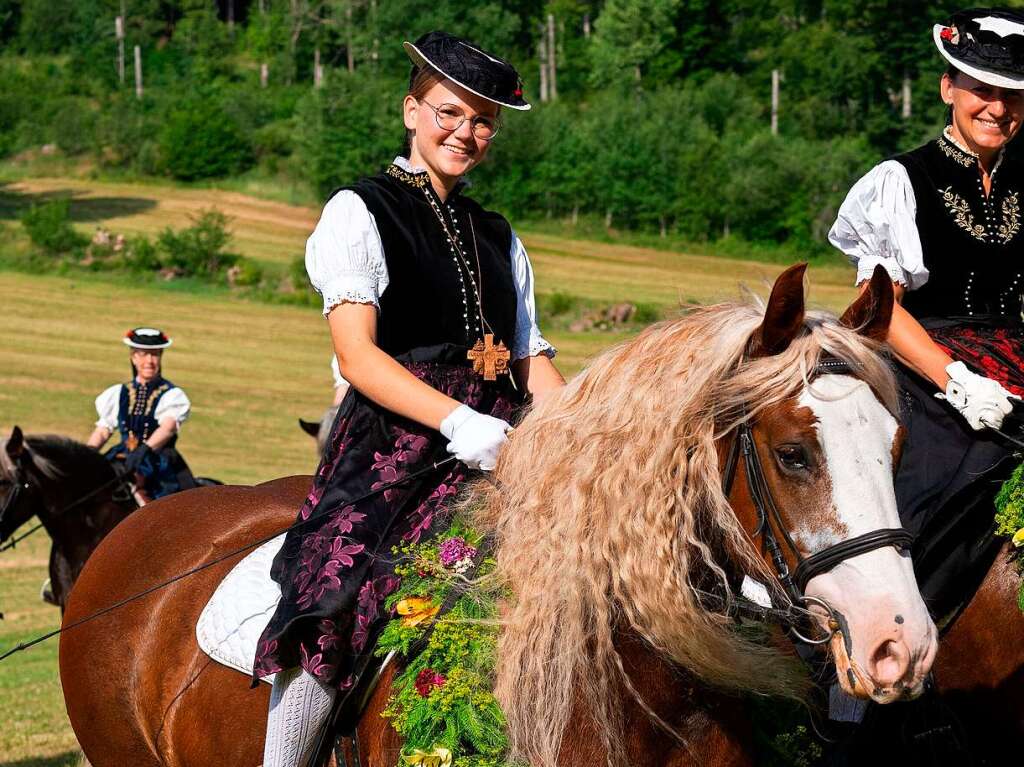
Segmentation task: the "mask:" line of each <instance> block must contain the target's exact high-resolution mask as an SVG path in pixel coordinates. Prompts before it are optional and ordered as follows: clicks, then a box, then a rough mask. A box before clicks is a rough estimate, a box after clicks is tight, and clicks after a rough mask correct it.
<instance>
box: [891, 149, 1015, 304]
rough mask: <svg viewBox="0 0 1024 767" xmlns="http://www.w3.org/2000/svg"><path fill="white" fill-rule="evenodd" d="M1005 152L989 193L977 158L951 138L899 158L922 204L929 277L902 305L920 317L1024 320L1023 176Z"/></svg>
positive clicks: (919, 218) (921, 230) (920, 225)
mask: <svg viewBox="0 0 1024 767" xmlns="http://www.w3.org/2000/svg"><path fill="white" fill-rule="evenodd" d="M1011 155H1012V153H1011V152H1004V154H1003V158H1002V160H1001V161H1000V162H999V164H998V166H997V167H996V169H995V171H994V173H993V174H992V188H991V191H990V193H989V195H988V197H986V196H985V191H984V188H983V187H982V184H981V176H980V175H979V173H978V167H977V162H978V160H977V158H976V157H975V156H974V155H972V154H968V153H967V152H964V151H963V150H961V149H960V148H959V147H957V146H956V145H955V144H953V143H952V142H951V141H949V140H948V139H947V138H946V137H945V136H942V137H940V138H938V139H936V140H935V141H932V142H929V143H928V144H925V145H924V146H922V147H919V148H917V149H915V150H913V151H911V152H907V153H906V154H902V155H898V156H897V157H895V158H893V159H895V160H896V161H898V162H899V163H900V164H901V165H903V167H904V168H906V169H907V174H908V175H909V176H910V182H911V184H912V185H913V187H914V197H915V199H916V201H917V216H916V221H917V231H918V233H919V234H920V237H921V249H922V252H923V255H924V264H925V267H926V268H927V269H928V272H929V276H928V281H927V282H926V283H925V284H924V285H923V286H922V287H921V288H919V289H917V290H913V291H908V292H907V294H906V295H905V296H904V299H903V306H904V307H905V308H906V309H907V311H909V312H910V313H911V314H912V315H914V316H915V317H917V318H918V319H922V318H925V317H951V316H972V315H974V316H976V315H1003V316H1006V317H1012V318H1015V319H1018V320H1019V319H1020V316H1021V310H1022V300H1021V294H1022V292H1024V277H1022V275H1024V257H1022V255H1024V254H1022V253H1021V248H1022V246H1024V234H1022V233H1021V231H1020V229H1021V213H1020V205H1021V202H1022V200H1021V193H1022V192H1024V173H1022V169H1021V165H1020V162H1019V161H1018V160H1017V159H1016V158H1015V157H1013V156H1011Z"/></svg>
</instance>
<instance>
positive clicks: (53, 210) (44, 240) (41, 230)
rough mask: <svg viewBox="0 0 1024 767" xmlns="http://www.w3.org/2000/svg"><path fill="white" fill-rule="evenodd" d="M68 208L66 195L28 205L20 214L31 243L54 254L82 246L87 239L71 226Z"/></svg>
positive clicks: (68, 201) (68, 202)
mask: <svg viewBox="0 0 1024 767" xmlns="http://www.w3.org/2000/svg"><path fill="white" fill-rule="evenodd" d="M70 209H71V201H70V200H69V199H68V198H67V197H61V198H58V199H56V200H50V201H49V202H44V203H39V204H33V205H31V206H29V208H28V210H26V211H25V212H24V213H22V214H21V225H22V226H23V227H25V231H26V233H28V237H29V239H30V240H32V244H34V245H36V246H37V247H39V248H41V249H42V250H43V251H45V252H46V253H48V254H49V255H54V256H56V255H61V254H64V253H71V252H73V251H75V250H77V249H79V248H81V247H82V246H84V245H85V244H86V243H87V242H88V239H87V238H86V237H84V236H83V235H81V234H79V233H78V232H76V231H75V229H74V227H73V226H71V217H70V215H69V213H70Z"/></svg>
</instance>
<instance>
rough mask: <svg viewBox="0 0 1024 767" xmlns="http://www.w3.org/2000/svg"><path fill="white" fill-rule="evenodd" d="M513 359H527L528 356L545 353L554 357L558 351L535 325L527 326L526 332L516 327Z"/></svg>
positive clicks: (546, 355)
mask: <svg viewBox="0 0 1024 767" xmlns="http://www.w3.org/2000/svg"><path fill="white" fill-rule="evenodd" d="M511 351H512V361H513V362H515V361H516V360H521V359H525V358H526V357H536V356H537V355H538V354H543V355H544V356H545V357H554V356H555V354H557V353H558V350H557V349H555V347H554V346H552V345H551V344H550V343H548V341H547V339H546V338H544V336H542V335H541V334H540V329H539V328H538V327H537V326H536V325H534V326H533V327H531V328H526V332H525V333H524V332H523V329H521V328H517V329H516V337H515V340H514V341H513V343H512V349H511Z"/></svg>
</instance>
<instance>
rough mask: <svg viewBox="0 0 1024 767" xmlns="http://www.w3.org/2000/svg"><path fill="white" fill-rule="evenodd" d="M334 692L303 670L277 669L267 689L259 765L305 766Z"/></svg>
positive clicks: (326, 715) (329, 708)
mask: <svg viewBox="0 0 1024 767" xmlns="http://www.w3.org/2000/svg"><path fill="white" fill-rule="evenodd" d="M336 694H337V691H336V690H334V689H331V688H329V687H327V686H326V685H324V684H323V683H321V682H320V681H319V680H317V679H316V677H314V676H313V675H312V674H310V673H309V672H307V671H304V670H303V669H300V668H292V669H288V670H287V671H279V672H278V673H277V676H276V677H275V678H274V686H273V689H272V690H271V692H270V713H269V714H268V716H267V739H266V745H265V746H264V750H263V767H307V763H308V762H309V759H310V757H311V756H312V752H313V749H314V747H315V746H316V743H317V735H318V734H319V732H320V730H321V728H322V727H323V726H324V725H325V723H326V720H327V717H328V716H329V715H330V713H331V704H332V702H333V701H334V696H335V695H336Z"/></svg>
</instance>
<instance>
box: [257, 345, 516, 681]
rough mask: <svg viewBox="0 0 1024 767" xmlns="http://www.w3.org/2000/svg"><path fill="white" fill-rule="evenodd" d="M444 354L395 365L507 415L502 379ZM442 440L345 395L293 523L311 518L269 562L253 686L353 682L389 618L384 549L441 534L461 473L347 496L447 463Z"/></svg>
mask: <svg viewBox="0 0 1024 767" xmlns="http://www.w3.org/2000/svg"><path fill="white" fill-rule="evenodd" d="M451 352H452V349H451V348H447V349H446V348H443V347H438V348H432V349H422V350H414V352H413V353H410V354H409V355H402V356H401V357H399V358H398V361H399V362H401V363H402V364H403V365H404V366H405V367H406V369H408V370H409V371H410V372H411V373H412V374H413V375H415V376H416V377H417V378H419V379H421V380H422V381H424V382H425V383H427V384H430V385H431V386H432V387H434V388H435V389H437V390H439V391H441V392H443V393H445V394H447V395H448V396H450V397H452V398H453V399H456V400H458V401H459V402H463V403H465V404H467V405H469V406H470V407H472V408H474V409H475V410H478V411H480V412H483V413H489V414H490V415H493V416H495V417H497V418H503V419H505V420H510V419H511V417H512V414H513V411H514V408H515V402H516V401H517V397H516V395H515V392H514V390H513V389H512V388H511V386H510V385H509V384H508V382H507V379H506V380H505V381H499V382H497V383H489V382H485V381H484V380H483V379H482V378H481V377H480V376H479V375H477V374H476V373H474V372H473V370H472V369H471V368H470V367H467V366H465V365H464V364H450V363H448V362H445V361H439V360H445V359H451V358H452V357H453V356H455V357H456V358H457V356H458V352H456V355H453V354H452V353H451ZM461 355H462V356H464V355H465V350H464V349H463V350H461ZM403 358H404V359H403ZM431 360H434V361H431ZM446 444H447V441H446V440H445V439H444V437H442V436H441V435H440V434H439V433H438V432H436V431H434V430H433V429H429V428H427V427H425V426H422V425H420V424H418V423H416V422H414V421H411V420H409V419H406V418H403V417H401V416H397V415H395V414H394V413H391V412H390V411H388V410H385V409H384V408H382V407H380V406H379V405H376V404H375V403H373V402H371V401H370V400H368V399H367V398H366V397H364V396H363V395H362V394H360V393H359V392H357V391H356V390H355V389H350V390H349V393H348V395H347V396H346V397H345V399H344V401H343V402H342V404H341V407H339V409H338V415H337V417H336V418H335V421H334V426H333V428H332V430H331V436H330V441H329V442H328V447H327V451H326V454H325V456H324V458H323V460H322V461H321V463H320V466H319V468H318V469H317V472H316V475H315V476H314V478H313V487H312V489H311V490H310V492H309V495H308V496H307V498H306V501H305V503H304V504H303V506H302V508H301V510H300V511H299V516H298V520H307V519H311V518H312V519H314V521H313V522H310V523H309V524H306V525H303V526H302V527H300V528H298V529H296V530H292V531H291V532H289V533H288V535H287V537H286V538H285V542H284V545H283V546H282V547H281V551H280V552H279V553H278V555H277V557H276V558H275V559H274V563H273V565H272V567H271V571H270V574H271V577H272V578H273V579H274V580H275V581H277V582H278V583H279V584H280V585H281V591H282V595H281V601H280V602H279V603H278V606H277V611H276V612H275V613H274V615H273V617H272V618H271V620H270V623H269V624H268V625H267V628H266V629H265V630H264V632H263V635H262V637H260V642H259V644H258V647H257V652H256V660H255V666H254V671H253V679H254V683H255V680H257V679H258V678H259V677H263V676H266V675H267V674H273V673H276V672H278V671H281V670H283V669H287V668H293V667H295V666H298V665H300V666H302V668H303V669H305V670H306V671H308V672H309V673H311V674H313V675H314V676H315V677H317V678H318V679H320V680H321V681H322V682H324V683H325V684H329V685H332V686H334V687H337V688H338V689H340V690H345V689H348V688H350V687H351V686H352V685H353V684H354V683H355V681H356V676H357V674H358V670H359V669H360V668H362V667H363V666H364V665H365V662H366V660H367V659H368V656H369V655H370V654H372V652H373V644H374V642H375V640H376V637H377V634H378V633H379V631H380V630H382V629H383V627H384V625H385V623H386V622H387V618H388V617H389V616H388V615H387V611H386V610H385V608H384V600H385V598H386V597H387V596H388V595H389V594H391V593H392V592H393V591H394V590H395V589H396V588H397V587H398V585H399V579H398V578H397V577H396V576H395V574H394V567H393V561H392V560H393V555H392V548H393V547H395V546H396V545H400V544H402V543H403V542H416V541H419V540H420V538H421V537H423V536H425V535H428V536H429V535H432V534H434V533H435V532H437V531H439V530H442V529H444V525H445V524H446V523H447V522H448V520H449V514H450V506H451V502H452V500H453V498H454V497H455V495H456V492H457V490H458V488H459V486H460V485H461V484H462V482H463V480H464V479H465V477H466V472H467V469H466V467H465V466H464V465H463V464H462V463H453V464H448V465H447V466H445V467H442V468H440V469H439V470H438V471H437V472H436V473H430V472H428V473H427V474H426V475H424V476H422V477H418V478H416V479H413V480H410V481H409V482H406V483H401V484H398V485H396V486H395V487H393V488H390V489H388V490H385V491H383V492H381V493H378V494H375V495H373V496H371V497H370V498H366V499H365V500H362V501H359V502H357V503H348V499H351V498H360V497H361V496H363V495H365V494H366V493H368V492H370V491H371V490H374V489H376V488H378V487H381V486H383V485H386V484H388V483H390V482H393V481H395V480H397V479H401V478H402V477H404V476H408V475H409V474H412V473H414V472H416V471H418V470H420V469H422V468H424V467H426V466H429V465H430V464H431V463H434V462H436V461H440V460H442V459H444V458H447V457H448V455H447V453H446V452H445V445H446Z"/></svg>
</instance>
